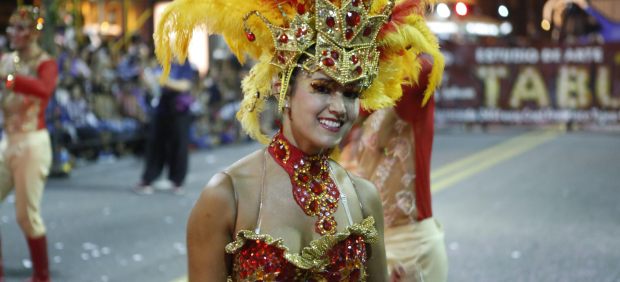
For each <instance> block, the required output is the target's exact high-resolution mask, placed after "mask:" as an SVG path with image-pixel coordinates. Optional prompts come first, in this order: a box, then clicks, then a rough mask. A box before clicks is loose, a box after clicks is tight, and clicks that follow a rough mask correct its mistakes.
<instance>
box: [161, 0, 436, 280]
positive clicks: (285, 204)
mask: <svg viewBox="0 0 620 282" xmlns="http://www.w3.org/2000/svg"><path fill="white" fill-rule="evenodd" d="M425 4H426V2H425V1H402V2H400V3H395V2H394V1H392V0H374V1H373V0H347V1H338V0H334V1H328V0H305V1H296V0H288V1H286V0H278V1H274V0H253V1H248V0H242V1H239V0H177V1H175V2H173V3H172V4H171V5H170V6H168V8H167V10H166V11H165V12H164V13H163V15H162V20H161V21H160V22H159V23H158V28H157V31H156V34H155V40H156V53H157V56H158V58H159V59H160V61H161V62H162V63H163V64H164V74H165V73H166V72H167V69H168V65H169V63H170V61H171V60H173V59H174V57H173V54H174V55H176V57H177V58H179V59H180V60H184V59H185V58H186V55H187V43H188V42H189V40H190V38H191V35H192V32H193V30H194V28H195V27H196V26H199V25H206V27H207V30H209V31H210V32H214V33H219V34H222V35H223V36H224V38H225V40H226V42H227V43H228V44H229V46H230V47H231V49H232V51H233V53H235V54H236V55H237V58H238V59H240V60H241V61H243V59H244V58H245V56H246V55H249V56H250V57H252V58H253V59H255V60H257V63H256V64H255V65H254V67H253V68H252V70H251V71H250V73H249V75H248V76H247V77H246V78H245V79H244V81H243V93H244V98H243V101H242V105H241V108H240V111H239V112H238V114H237V117H238V119H239V120H240V122H241V124H242V125H243V127H244V129H245V130H246V131H247V132H248V133H249V134H250V135H251V136H252V137H254V138H255V139H258V140H259V141H262V142H263V143H265V144H269V145H268V146H267V147H266V148H264V149H262V150H259V151H256V152H254V153H252V154H250V155H248V156H246V157H245V158H243V159H241V160H239V161H238V162H236V163H235V164H233V165H232V166H230V167H229V168H227V169H226V170H225V171H224V172H220V173H217V174H216V175H215V176H214V177H213V178H212V179H211V181H210V182H209V183H208V184H207V186H206V188H205V189H204V191H203V192H202V195H201V196H200V198H199V199H198V201H197V202H196V205H195V206H194V208H193V210H192V213H191V215H190V218H189V222H188V227H187V243H188V257H189V262H188V265H189V280H190V281H226V280H227V279H231V280H232V281H259V280H260V281H381V282H384V281H386V280H387V266H386V263H385V249H384V245H383V212H382V207H381V201H380V198H379V195H378V193H377V190H376V189H375V188H374V187H373V185H372V184H371V183H370V182H368V181H365V180H363V179H361V178H359V177H354V176H351V175H349V173H348V172H347V171H346V170H344V169H343V168H342V167H341V166H339V165H338V164H337V163H335V162H334V161H333V160H331V159H330V157H329V154H330V153H331V151H332V149H333V148H335V147H336V146H338V144H339V143H340V142H341V140H342V138H343V137H344V136H345V135H346V134H347V132H348V131H349V129H350V128H351V126H352V124H353V121H354V120H355V119H356V118H357V115H358V111H359V106H360V104H361V106H362V108H364V109H369V110H374V109H379V108H382V107H390V106H392V105H393V104H394V102H395V101H396V100H398V98H399V97H400V96H401V94H402V91H401V87H400V85H401V83H403V78H404V77H406V75H405V73H406V72H408V69H409V67H410V66H409V64H407V63H406V61H404V60H403V56H404V55H405V54H406V53H407V50H411V51H412V52H426V53H430V54H436V53H437V52H436V46H433V45H431V44H428V43H427V42H426V40H424V37H425V36H424V34H429V33H430V32H429V31H428V28H427V26H426V24H425V22H424V18H423V16H422V14H423V12H424V11H425V9H426V7H425ZM173 35H174V36H173ZM438 60H439V59H438ZM440 76H441V68H440V67H433V70H432V71H431V75H430V77H431V79H432V80H436V79H438V78H440ZM273 96H275V98H276V99H277V100H278V108H279V109H280V111H281V112H282V120H281V121H282V128H281V130H280V131H279V132H278V133H277V134H276V135H275V136H274V137H273V138H269V137H267V136H265V135H264V134H263V133H262V132H261V131H260V120H259V115H260V113H261V112H262V111H263V109H264V106H265V101H266V99H267V98H269V97H273ZM369 249H370V250H369Z"/></svg>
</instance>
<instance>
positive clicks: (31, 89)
mask: <svg viewBox="0 0 620 282" xmlns="http://www.w3.org/2000/svg"><path fill="white" fill-rule="evenodd" d="M57 79H58V66H57V65H56V61H54V60H47V61H44V62H42V63H41V64H40V65H39V67H38V68H37V76H36V77H31V76H25V75H15V78H14V81H13V85H11V87H12V88H13V91H15V92H16V93H20V94H24V95H32V96H36V97H39V98H43V99H47V98H49V97H50V96H52V94H53V93H54V89H56V80H57Z"/></svg>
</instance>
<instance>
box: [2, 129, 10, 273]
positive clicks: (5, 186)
mask: <svg viewBox="0 0 620 282" xmlns="http://www.w3.org/2000/svg"><path fill="white" fill-rule="evenodd" d="M6 146H7V143H6V138H5V139H3V140H2V141H0V204H1V203H2V202H3V201H4V199H5V198H6V196H7V195H8V194H9V193H10V192H11V190H13V176H12V175H11V171H10V170H9V167H8V160H6V159H5V152H6ZM1 281H4V266H3V260H2V239H1V236H0V282H1Z"/></svg>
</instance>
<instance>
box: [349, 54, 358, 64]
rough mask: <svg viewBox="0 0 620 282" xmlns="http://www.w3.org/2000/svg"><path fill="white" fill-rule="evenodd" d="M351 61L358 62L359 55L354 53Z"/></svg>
mask: <svg viewBox="0 0 620 282" xmlns="http://www.w3.org/2000/svg"><path fill="white" fill-rule="evenodd" d="M351 62H353V64H357V62H359V59H358V58H357V56H355V55H353V56H351Z"/></svg>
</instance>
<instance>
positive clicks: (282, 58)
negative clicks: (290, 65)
mask: <svg viewBox="0 0 620 282" xmlns="http://www.w3.org/2000/svg"><path fill="white" fill-rule="evenodd" d="M278 62H280V64H284V63H286V57H285V56H284V55H282V54H278Z"/></svg>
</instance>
